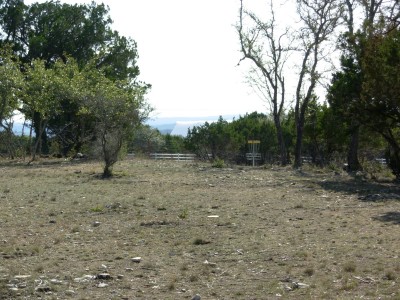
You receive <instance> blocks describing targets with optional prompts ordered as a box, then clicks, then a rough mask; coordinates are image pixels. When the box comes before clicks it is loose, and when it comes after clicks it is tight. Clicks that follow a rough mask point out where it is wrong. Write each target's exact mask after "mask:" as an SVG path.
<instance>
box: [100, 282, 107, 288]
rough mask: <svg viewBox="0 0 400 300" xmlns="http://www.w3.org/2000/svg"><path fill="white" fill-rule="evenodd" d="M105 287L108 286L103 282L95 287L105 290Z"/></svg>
mask: <svg viewBox="0 0 400 300" xmlns="http://www.w3.org/2000/svg"><path fill="white" fill-rule="evenodd" d="M107 286H108V284H107V283H104V282H100V283H99V284H98V285H97V287H98V288H105V287H107Z"/></svg>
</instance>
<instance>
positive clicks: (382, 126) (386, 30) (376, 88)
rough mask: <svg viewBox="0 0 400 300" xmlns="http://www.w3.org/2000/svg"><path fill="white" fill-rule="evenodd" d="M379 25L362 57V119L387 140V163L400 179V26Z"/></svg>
mask: <svg viewBox="0 0 400 300" xmlns="http://www.w3.org/2000/svg"><path fill="white" fill-rule="evenodd" d="M394 25H395V24H388V26H382V28H381V29H380V30H377V31H375V32H374V34H373V35H371V36H370V38H369V39H368V41H367V45H366V49H365V55H364V57H363V61H362V70H363V72H364V80H363V85H362V94H361V95H362V97H361V103H360V104H361V110H362V112H363V114H362V120H363V122H364V123H366V124H368V125H369V126H370V127H372V128H373V129H374V130H375V131H377V132H379V133H380V134H381V135H382V136H383V137H384V139H385V140H386V141H387V142H388V144H389V165H390V167H391V169H392V171H393V173H394V175H396V177H397V179H400V130H399V124H400V111H399V107H400V72H399V70H400V30H399V28H398V24H397V25H396V26H394Z"/></svg>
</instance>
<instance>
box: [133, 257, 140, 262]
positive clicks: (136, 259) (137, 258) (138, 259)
mask: <svg viewBox="0 0 400 300" xmlns="http://www.w3.org/2000/svg"><path fill="white" fill-rule="evenodd" d="M131 260H132V262H134V263H140V262H141V261H142V258H141V257H133V258H132V259H131Z"/></svg>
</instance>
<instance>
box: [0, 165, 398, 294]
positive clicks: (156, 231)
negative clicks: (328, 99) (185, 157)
mask: <svg viewBox="0 0 400 300" xmlns="http://www.w3.org/2000/svg"><path fill="white" fill-rule="evenodd" d="M0 168H1V177H0V203H1V211H0V228H1V231H0V261H1V264H0V299H37V298H41V299H69V298H70V299H136V298H142V299H191V298H192V297H193V296H194V295H195V294H199V295H201V297H202V299H356V298H363V299H378V298H380V299H400V293H399V288H398V285H399V276H400V259H399V252H400V250H399V232H400V217H399V215H400V200H399V198H400V196H399V195H400V189H399V187H398V186H397V185H394V184H392V183H373V182H366V181H362V180H357V179H354V178H352V177H350V176H348V175H346V174H339V175H338V174H335V173H331V172H322V171H318V170H309V171H303V172H298V171H294V170H292V169H290V168H287V169H285V168H271V167H266V168H264V167H259V168H252V167H232V168H222V169H216V168H212V167H211V166H210V165H209V164H201V163H185V162H168V161H163V162H160V161H151V160H141V159H134V160H126V161H123V162H120V163H119V164H118V165H117V166H116V167H115V171H116V176H115V177H114V178H112V179H108V180H102V179H99V177H98V176H97V175H98V174H100V173H101V171H102V170H101V166H100V165H99V164H98V163H80V164H76V163H71V162H60V161H58V162H54V163H51V164H50V163H48V164H44V163H39V164H36V165H33V166H29V167H27V166H25V165H22V164H15V163H12V164H10V163H3V164H1V166H0Z"/></svg>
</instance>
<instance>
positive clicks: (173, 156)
mask: <svg viewBox="0 0 400 300" xmlns="http://www.w3.org/2000/svg"><path fill="white" fill-rule="evenodd" d="M150 158H152V159H162V160H166V159H169V160H180V161H193V160H195V159H196V154H192V153H150Z"/></svg>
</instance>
